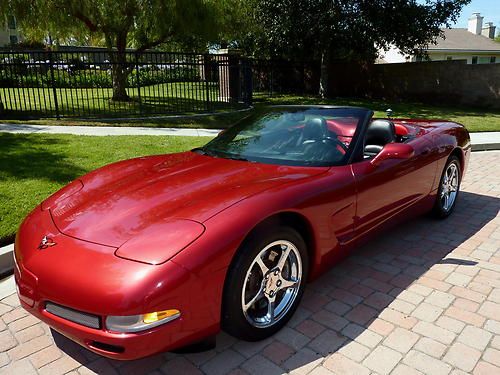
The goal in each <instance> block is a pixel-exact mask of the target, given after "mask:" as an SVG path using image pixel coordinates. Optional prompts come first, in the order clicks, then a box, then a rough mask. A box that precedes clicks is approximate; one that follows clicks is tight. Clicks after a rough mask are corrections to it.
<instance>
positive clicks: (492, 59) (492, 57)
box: [490, 56, 497, 64]
mask: <svg viewBox="0 0 500 375" xmlns="http://www.w3.org/2000/svg"><path fill="white" fill-rule="evenodd" d="M496 62H497V57H496V56H491V57H490V64H494V63H496Z"/></svg>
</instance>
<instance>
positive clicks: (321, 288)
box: [53, 192, 500, 374]
mask: <svg viewBox="0 0 500 375" xmlns="http://www.w3.org/2000/svg"><path fill="white" fill-rule="evenodd" d="M460 194H461V195H460V198H459V201H458V202H457V206H456V208H455V212H454V213H453V214H452V215H451V216H450V217H449V218H448V219H446V220H443V221H438V220H434V219H431V218H428V217H420V218H417V219H414V220H411V221H408V222H406V223H403V224H402V225H399V226H398V227H395V228H392V229H390V230H388V231H386V232H384V234H382V235H381V236H379V237H378V239H376V240H372V241H370V242H369V243H368V244H366V245H364V246H363V247H361V248H359V250H357V251H356V252H354V253H353V254H352V255H351V256H350V257H348V258H347V259H346V260H344V261H343V262H342V263H340V264H338V265H337V266H335V267H333V268H332V269H331V270H330V271H329V272H327V273H326V274H325V275H323V276H322V277H320V278H319V279H317V280H315V281H314V282H313V283H311V284H309V285H308V286H307V289H306V292H305V295H304V298H303V300H302V302H301V304H300V307H299V309H298V310H297V312H296V314H295V316H294V317H293V318H292V319H291V321H290V322H289V323H288V324H287V326H286V327H285V328H284V329H283V330H281V331H280V332H278V333H277V334H276V335H275V336H274V337H272V338H270V339H267V340H264V341H262V342H256V343H247V342H242V341H238V340H235V339H233V338H232V337H229V336H228V335H226V334H224V333H221V334H219V335H218V336H217V347H216V348H215V349H214V350H210V351H208V352H204V353H197V354H183V355H178V354H173V353H165V354H159V355H156V356H153V357H150V358H146V359H142V360H137V361H130V362H121V361H114V360H109V359H105V358H102V357H99V356H98V355H96V354H93V353H91V352H90V351H88V350H86V349H84V348H82V347H80V346H79V345H77V344H75V343H73V342H72V341H70V340H68V339H66V338H65V337H63V336H61V335H60V334H58V333H55V332H53V336H54V340H55V342H56V344H57V345H58V347H59V348H60V349H62V350H63V351H65V352H66V353H67V354H68V355H70V356H71V357H73V358H74V359H76V360H77V361H79V362H80V363H82V364H84V365H85V366H86V367H87V368H88V369H90V370H92V371H94V372H96V373H99V374H116V373H123V374H146V373H150V372H153V371H154V370H155V369H159V368H162V369H163V371H164V372H167V373H179V372H181V371H183V364H189V366H190V367H189V368H191V369H192V367H191V366H192V365H193V364H195V365H197V366H199V368H200V370H201V371H202V372H207V373H219V370H220V369H221V364H220V362H221V361H223V360H222V358H225V359H224V361H231V358H236V357H238V358H240V359H239V362H240V363H239V364H241V363H242V362H243V361H244V360H245V359H246V358H251V357H252V356H254V355H255V354H261V355H264V356H267V357H268V358H270V357H269V356H268V355H267V354H266V353H267V352H269V353H270V352H272V351H271V350H269V348H270V347H271V346H272V345H278V346H281V347H283V344H284V345H286V347H289V348H291V349H292V350H293V351H299V350H302V355H300V356H293V351H292V353H289V355H288V356H287V357H285V358H284V359H283V361H281V362H280V361H279V359H276V358H274V363H275V364H276V366H275V367H273V369H275V370H276V371H275V372H276V373H277V374H278V373H283V372H288V371H292V370H294V369H297V368H300V367H303V366H307V365H308V364H310V363H312V362H315V361H316V360H318V359H321V358H324V357H326V356H328V355H330V354H331V353H334V352H337V351H339V350H341V349H342V348H343V347H345V346H346V345H348V344H349V343H351V342H352V341H354V340H355V339H357V338H359V336H361V335H364V336H365V337H364V338H363V339H364V340H367V341H368V342H369V341H370V336H371V335H373V331H372V330H368V329H367V328H368V327H370V328H371V329H373V327H374V325H377V324H379V323H382V325H383V322H381V320H380V319H378V318H379V317H381V318H384V317H385V316H387V314H392V316H391V319H398V317H399V318H401V320H402V321H403V322H404V321H405V316H406V318H408V316H407V314H404V313H402V312H398V311H397V310H398V309H399V310H404V301H402V300H401V299H397V300H396V298H397V297H398V296H399V295H400V294H401V293H402V292H404V291H405V290H406V289H407V288H408V287H409V286H410V285H411V284H413V283H414V282H415V281H416V280H419V282H418V284H419V285H423V286H425V285H429V286H430V287H431V288H436V289H439V278H436V277H429V276H431V273H436V272H437V273H439V272H440V271H439V270H440V269H443V267H444V268H446V267H472V266H474V265H476V264H477V262H476V261H474V260H471V259H470V258H468V257H467V256H465V255H460V254H464V252H463V251H455V252H454V253H455V254H454V255H453V256H448V255H449V253H450V252H451V251H453V250H455V249H457V248H459V247H461V245H463V244H464V243H465V242H466V241H468V240H470V239H471V238H472V237H474V235H475V234H476V233H478V232H479V231H480V230H481V229H482V228H483V227H484V226H485V225H486V224H487V223H488V222H490V221H491V220H492V219H494V218H495V217H496V216H497V215H498V212H499V210H500V199H499V198H495V197H492V196H485V195H479V194H473V193H469V192H461V193H460ZM464 246H465V245H464ZM461 249H462V248H461ZM464 249H465V247H464ZM431 268H432V269H431ZM427 272H429V273H428V274H427V275H425V274H426V273H427ZM433 285H434V286H433ZM394 303H398V304H402V305H403V306H399V307H398V308H395V309H393V308H392V307H394V305H391V304H394ZM394 311H396V313H394ZM412 319H413V320H415V318H409V320H408V324H411V320H412ZM402 324H403V325H404V323H402ZM379 329H383V327H381V328H379ZM375 341H376V340H375ZM377 344H378V342H374V345H373V347H375V346H376V345H377ZM373 347H372V348H373ZM372 350H373V349H372ZM224 352H226V353H224ZM224 354H226V356H224ZM218 356H219V357H221V361H219V363H218V364H214V361H215V360H216V358H217V357H218ZM188 361H189V362H188ZM239 364H238V365H239ZM277 366H279V367H281V371H279V370H280V369H279V368H278V367H277ZM223 367H224V366H223V365H222V368H223ZM233 367H236V366H233ZM187 369H188V368H186V370H187ZM272 372H273V371H271V372H270V373H272Z"/></svg>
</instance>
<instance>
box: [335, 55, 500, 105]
mask: <svg viewBox="0 0 500 375" xmlns="http://www.w3.org/2000/svg"><path fill="white" fill-rule="evenodd" d="M328 87H329V95H331V96H347V97H356V96H361V97H372V98H383V99H385V100H388V101H390V100H396V101H399V100H402V99H406V100H416V101H420V102H423V103H430V104H447V105H454V106H457V105H466V106H476V107H486V108H495V109H500V64H478V65H472V64H466V62H465V61H464V60H455V61H429V62H421V63H412V64H408V63H401V64H376V65H369V66H366V65H363V66H357V65H356V64H332V66H331V69H330V71H329V85H328Z"/></svg>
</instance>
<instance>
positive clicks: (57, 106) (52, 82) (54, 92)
mask: <svg viewBox="0 0 500 375" xmlns="http://www.w3.org/2000/svg"><path fill="white" fill-rule="evenodd" d="M49 69H50V83H51V84H52V94H53V95H54V105H55V107H56V117H57V119H58V120H60V119H61V115H60V113H59V102H58V101H57V90H56V79H55V76H54V57H53V56H52V51H49Z"/></svg>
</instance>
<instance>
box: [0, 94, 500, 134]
mask: <svg viewBox="0 0 500 375" xmlns="http://www.w3.org/2000/svg"><path fill="white" fill-rule="evenodd" d="M270 104H331V105H353V106H362V107H367V108H371V109H373V110H374V111H375V115H376V116H378V117H385V110H386V109H387V108H391V109H392V110H393V111H394V116H395V117H410V118H429V119H445V120H451V121H456V122H459V123H462V124H464V125H465V126H466V127H467V129H468V130H469V131H471V132H480V131H500V111H493V110H482V109H477V108H465V107H455V108H453V107H440V106H431V105H427V104H422V103H397V102H391V101H382V100H368V99H346V98H337V99H320V98H318V97H315V96H296V95H281V96H274V97H272V98H269V97H267V96H264V95H259V94H257V95H255V98H254V106H255V108H254V111H261V110H262V108H263V107H265V106H266V105H270ZM247 115H248V112H238V113H234V112H233V113H220V114H212V115H208V116H202V117H185V118H161V119H145V120H144V119H140V120H134V119H127V120H125V121H124V120H120V121H100V120H91V121H87V120H86V121H79V120H75V119H64V120H59V121H58V120H53V119H40V120H31V121H23V120H8V121H2V120H0V121H2V122H9V123H28V124H43V125H68V126H71V125H88V126H149V127H179V128H209V129H220V128H226V127H228V126H230V125H232V124H233V123H234V122H236V121H238V120H239V119H241V118H242V117H244V116H247Z"/></svg>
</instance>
